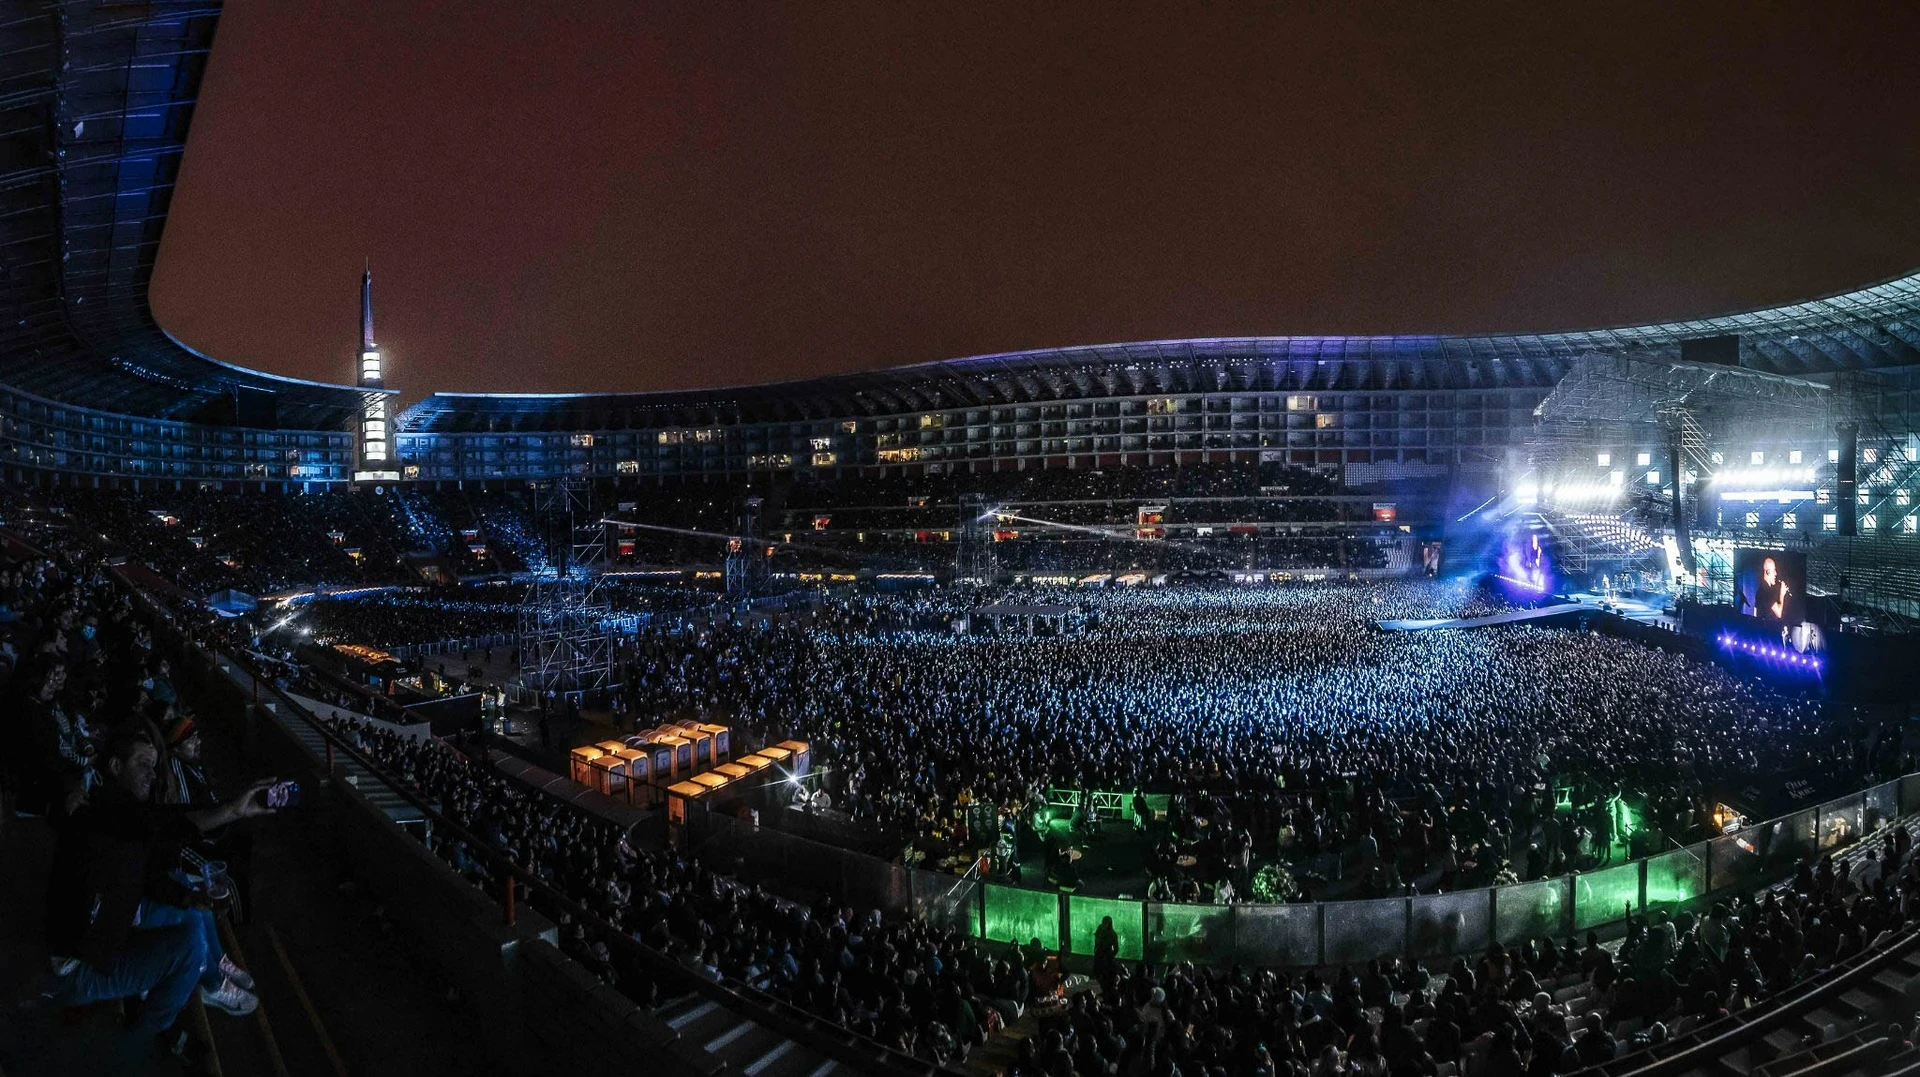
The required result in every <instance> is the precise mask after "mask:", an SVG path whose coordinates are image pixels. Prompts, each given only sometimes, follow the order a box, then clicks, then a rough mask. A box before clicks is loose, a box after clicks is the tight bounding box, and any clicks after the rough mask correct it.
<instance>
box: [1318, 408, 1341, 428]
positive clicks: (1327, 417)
mask: <svg viewBox="0 0 1920 1077" xmlns="http://www.w3.org/2000/svg"><path fill="white" fill-rule="evenodd" d="M1339 419H1340V416H1338V415H1336V414H1334V413H1332V412H1328V411H1323V412H1321V413H1320V414H1318V415H1315V416H1314V417H1313V425H1314V426H1315V427H1316V428H1317V429H1320V430H1330V429H1332V428H1333V427H1335V426H1338V425H1339Z"/></svg>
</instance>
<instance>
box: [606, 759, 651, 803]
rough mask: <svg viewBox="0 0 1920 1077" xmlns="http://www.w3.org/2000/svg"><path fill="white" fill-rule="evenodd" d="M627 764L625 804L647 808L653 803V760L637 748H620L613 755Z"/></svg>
mask: <svg viewBox="0 0 1920 1077" xmlns="http://www.w3.org/2000/svg"><path fill="white" fill-rule="evenodd" d="M613 754H614V755H617V756H619V757H620V758H621V759H624V760H626V763H627V803H629V804H637V805H639V806H640V807H643V808H644V807H647V806H649V805H651V804H652V803H653V760H651V759H649V758H648V757H647V753H646V752H644V751H641V750H640V749H638V748H622V749H620V750H619V751H617V752H615V753H613Z"/></svg>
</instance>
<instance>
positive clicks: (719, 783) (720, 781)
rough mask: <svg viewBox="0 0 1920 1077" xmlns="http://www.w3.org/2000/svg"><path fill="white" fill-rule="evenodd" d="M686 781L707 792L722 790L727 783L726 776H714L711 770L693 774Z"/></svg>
mask: <svg viewBox="0 0 1920 1077" xmlns="http://www.w3.org/2000/svg"><path fill="white" fill-rule="evenodd" d="M687 780H688V781H690V782H692V783H694V784H695V785H702V786H705V787H706V788H707V789H708V790H709V791H712V790H717V789H721V788H724V787H725V786H726V784H727V782H728V781H729V779H728V778H727V776H726V775H724V774H716V773H714V772H713V771H711V770H709V771H703V772H701V773H699V774H695V775H694V776H693V777H691V778H688V779H687Z"/></svg>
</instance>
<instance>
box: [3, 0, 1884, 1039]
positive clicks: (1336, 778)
mask: <svg viewBox="0 0 1920 1077" xmlns="http://www.w3.org/2000/svg"><path fill="white" fill-rule="evenodd" d="M219 20H220V13H219V10H218V8H217V7H208V6H205V5H199V4H184V3H151V4H143V5H116V4H98V5H95V4H85V3H44V4H40V3H36V4H30V5H28V9H27V10H26V11H24V12H23V13H22V14H21V15H20V16H19V17H17V18H14V19H11V20H9V21H7V22H5V23H4V24H3V25H0V35H4V41H5V43H6V46H7V49H6V53H7V55H9V56H11V57H14V58H15V59H14V60H12V61H9V65H8V67H7V68H6V69H5V70H4V77H3V78H0V111H3V112H4V114H5V116H6V119H7V122H6V124H5V127H4V131H5V136H4V137H5V145H6V146H7V147H8V152H7V153H6V155H5V156H4V158H0V161H4V162H5V163H4V164H3V165H0V245H3V246H4V249H5V250H6V251H7V252H8V257H7V260H6V269H5V273H4V276H3V277H0V296H3V297H4V298H3V299H0V303H3V304H4V309H5V312H6V314H7V317H6V320H5V328H4V329H0V349H3V352H0V354H3V356H4V358H3V359H0V478H4V483H3V484H0V540H4V550H3V551H0V638H3V639H4V641H5V648H4V650H3V651H0V655H3V656H4V663H3V664H0V692H3V693H4V694H5V698H6V699H7V700H8V701H9V702H8V707H7V710H8V711H9V712H10V713H11V714H14V715H16V716H17V717H18V720H17V721H16V722H14V723H12V728H11V730H10V731H9V732H7V733H6V734H5V736H6V737H7V739H8V741H9V747H8V751H7V752H6V753H5V755H4V760H3V761H0V782H3V783H4V784H0V793H3V794H4V796H0V847H3V848H0V856H4V857H5V859H6V861H7V862H8V863H9V864H14V865H20V866H21V867H23V868H24V869H25V870H20V871H10V872H8V873H6V874H7V875H8V876H9V880H8V882H7V883H6V884H5V885H4V888H0V900H4V901H5V902H6V906H5V911H4V913H0V925H4V926H0V932H4V934H5V938H6V946H5V948H4V949H5V953H6V957H5V959H4V961H0V986H3V987H4V989H5V991H6V994H7V999H8V1002H9V1006H8V1012H9V1016H8V1017H7V1018H6V1019H5V1022H4V1024H0V1072H4V1073H7V1074H19V1073H41V1072H47V1073H54V1072H61V1073H77V1072H96V1071H97V1072H154V1073H162V1072H181V1070H182V1068H183V1067H184V1068H185V1069H187V1070H188V1071H191V1072H223V1071H224V1072H262V1073H265V1072H279V1073H288V1072H308V1071H309V1070H311V1072H334V1073H344V1072H348V1071H349V1070H350V1069H351V1070H362V1069H364V1070H371V1071H382V1070H387V1069H396V1068H405V1069H411V1070H413V1071H417V1072H439V1071H441V1070H442V1069H446V1070H448V1071H452V1070H455V1069H466V1070H472V1069H476V1068H478V1069H482V1070H483V1071H488V1072H529V1073H533V1072H560V1071H563V1070H572V1069H577V1068H579V1067H583V1066H610V1065H622V1064H624V1065H636V1064H638V1065H645V1066H648V1067H652V1068H659V1069H663V1070H664V1071H666V1072H672V1073H683V1072H684V1073H705V1074H713V1073H722V1072H743V1073H748V1074H761V1073H765V1074H773V1075H779V1074H803V1073H810V1074H824V1073H917V1074H929V1073H976V1074H994V1073H1019V1074H1049V1075H1064V1074H1069V1073H1087V1072H1106V1073H1137V1074H1169V1073H1194V1072H1205V1073H1266V1074H1278V1073H1282V1072H1285V1073H1289V1074H1292V1073H1300V1074H1307V1073H1311V1074H1314V1075H1318V1074H1322V1073H1326V1074H1334V1073H1349V1072H1360V1073H1379V1074H1384V1073H1395V1074H1398V1073H1403V1072H1404V1073H1417V1074H1446V1075H1462V1074H1477V1073H1481V1072H1487V1073H1508V1072H1511V1073H1522V1072H1525V1073H1547V1074H1551V1073H1576V1072H1578V1073H1593V1074H1609V1075H1628V1074H1644V1075H1648V1077H1653V1075H1658V1074H1693V1073H1700V1074H1726V1073H1736V1074H1748V1073H1766V1074H1769V1075H1774V1077H1785V1075H1788V1074H1808V1075H1811V1074H1832V1075H1840V1074H1877V1073H1895V1072H1899V1073H1909V1072H1912V1073H1920V1049H1916V1048H1915V1047H1914V1046H1912V1043H1911V1037H1910V1035H1908V1034H1907V1033H1905V1032H1903V1031H1902V1029H1903V1028H1904V1029H1911V1027H1912V1023H1913V1020H1914V1018H1915V1015H1916V1009H1917V1008H1920V1007H1917V1004H1916V999H1920V921H1917V920H1916V916H1915V913H1914V912H1913V911H1912V910H1913V908H1914V907H1915V905H1914V901H1913V898H1914V896H1915V895H1916V894H1920V864H1916V863H1915V859H1914V856H1913V840H1912V833H1913V829H1914V827H1915V825H1916V822H1917V821H1920V820H1916V814H1915V813H1916V812H1920V764H1917V763H1916V762H1915V751H1914V748H1915V745H1914V742H1913V740H1912V734H1911V732H1910V731H1909V726H1910V725H1911V722H1912V719H1913V717H1914V715H1915V713H1916V712H1915V704H1916V700H1917V699H1920V692H1916V690H1915V687H1914V684H1915V682H1914V679H1913V678H1912V676H1911V674H1910V670H1911V669H1912V663H1913V662H1914V660H1915V659H1916V658H1920V529H1917V528H1916V521H1917V519H1920V507H1916V506H1915V504H1914V500H1913V495H1914V493H1915V492H1916V490H1920V380H1917V379H1920V273H1914V274H1911V275H1908V276H1904V277H1900V278H1896V279H1892V280H1887V281H1883V282H1881V283H1877V284H1870V285H1866V286H1863V287H1860V288H1857V289H1855V290H1852V291H1848V292H1844V293H1841V294H1837V295H1831V296H1825V297H1820V298H1813V299H1808V300H1806V301H1804V302H1800V303H1795V304H1791V305H1787V306H1780V307H1774V308H1770V309H1764V310H1754V311H1748V312H1742V313H1734V314H1720V315H1714V316H1707V317H1700V318H1697V319H1693V320H1687V321H1678V322H1668V323H1663V324H1653V325H1639V326H1626V327H1617V328H1610V329H1591V330H1578V331H1569V332H1562V333H1548V334H1514V335H1480V336H1441V335H1434V336H1271V337H1241V338H1211V339H1190V340H1156V341H1142V342H1134V343H1118V344H1102V345H1084V346H1081V345H1076V346H1063V347H1058V348H1051V349H1044V350H1037V351H1024V352H1016V353H1005V354H993V355H979V356H971V357H965V358H955V359H951V360H947V361H942V362H934V363H927V364H920V365H912V366H900V367H893V368H889V369H881V370H875V371H871V372H867V373H856V374H844V375H834V376H827V377H819V378H813V379H809V380H803V381H791V382H781V383H774V384H758V385H746V386H736V387H717V388H710V389H702V390H687V391H672V392H648V393H595V392H581V393H569V394H517V393H510V392H502V393H486V394H475V393H445V392H435V393H430V394H428V395H426V396H424V397H423V398H421V399H419V400H418V401H416V402H413V403H410V404H407V405H405V406H402V403H401V399H400V393H399V392H398V390H396V389H394V388H390V387H389V386H388V385H387V381H388V376H387V375H388V374H389V372H390V371H391V369H392V368H393V366H394V365H395V364H404V363H406V362H407V357H406V356H405V355H399V354H389V353H388V352H387V351H385V350H383V348H382V347H381V345H380V343H379V342H378V337H377V334H376V328H377V326H376V319H375V314H376V305H375V301H374V275H373V273H372V272H371V271H370V270H369V271H367V272H365V273H364V274H363V276H362V277H361V279H360V281H359V291H358V295H357V309H356V305H355V299H356V296H355V294H354V292H353V289H352V282H351V281H349V282H344V286H343V288H342V295H341V309H342V318H341V323H342V325H343V326H344V325H345V319H346V315H347V314H349V313H357V314H358V319H357V325H358V330H359V334H358V339H357V341H355V343H356V345H357V347H356V355H357V357H358V358H357V362H356V364H355V366H354V367H353V369H350V370H343V371H341V376H342V380H341V383H339V384H322V383H316V382H309V381H300V380H294V379H290V378H286V377H282V376H278V375H274V374H270V373H266V372H263V371H258V370H251V369H247V368H244V367H241V366H237V365H232V364H229V363H224V362H222V361H220V360H218V359H215V358H213V357H210V356H206V355H202V354H200V353H198V352H196V351H194V350H193V349H191V348H189V347H187V346H185V345H184V344H182V343H180V342H179V341H178V340H176V339H174V338H173V337H172V336H170V335H169V334H168V333H167V332H166V330H165V329H163V328H162V327H161V326H160V325H159V323H158V322H157V321H156V319H155V317H154V315H153V312H152V310H151V309H150V307H149V303H148V288H149V284H150V282H151V279H152V276H153V270H154V265H155V259H156V257H157V254H158V251H159V247H160V241H161V238H162V235H163V232H164V230H165V227H166V223H167V217H168V208H169V202H170V199H171V197H172V190H173V185H174V182H175V180H176V178H177V177H178V174H179V170H180V164H181V160H182V157H183V155H184V152H185V148H186V145H187V134H188V130H189V127H190V125H191V123H192V117H193V112H194V104H195V102H196V100H197V97H198V94H199V90H200V82H201V76H202V73H203V70H204V67H205V63H206V57H207V55H208V54H209V52H210V51H211V49H212V48H213V40H214V35H215V31H216V28H217V26H218V23H219ZM344 332H345V330H344V329H343V333H344ZM216 790H217V791H218V793H216ZM243 790H244V791H243ZM236 794H237V795H236ZM223 796H224V797H226V798H228V799H222V797H223ZM156 820H159V821H156ZM134 834H137V835H138V838H137V840H136V838H134V837H130V836H129V835H134ZM163 839H164V840H163ZM89 858H92V859H89ZM103 864H111V868H110V869H108V868H103V867H102V865H103ZM129 878H130V879H131V880H132V882H128V881H127V880H128V879H129ZM116 901H118V902H121V903H122V904H123V905H124V908H122V907H121V906H119V905H115V904H114V902H116ZM89 910H91V911H89ZM116 916H117V917H118V918H119V920H118V923H117V925H116V924H115V923H112V922H111V921H113V920H114V918H115V917H116ZM116 926H117V930H107V928H114V927H116ZM396 953H397V954H399V955H401V956H400V958H399V959H398V960H394V959H392V957H393V955H394V954H396ZM363 959H364V963H365V967H368V968H372V967H379V968H383V969H388V970H389V971H387V972H383V973H382V974H380V975H379V976H377V977H371V976H366V975H364V974H363V973H361V972H359V971H358V970H359V969H360V968H361V967H362V961H363ZM383 961H384V962H385V963H384V964H382V963H381V962H383ZM396 968H397V971H394V970H395V969H396ZM49 970H50V971H49ZM303 974H304V976H303ZM370 980H375V981H377V982H369V981H370ZM449 989H451V992H452V995H453V996H456V997H457V998H458V999H459V1002H458V1003H457V1005H456V1004H453V1003H449V1002H448V1001H447V998H446V996H447V994H448V992H449ZM16 1002H17V1003H18V1005H14V1004H15V1003H16ZM374 1011H381V1012H385V1013H388V1014H405V1015H408V1021H407V1022H393V1023H391V1024H383V1023H382V1020H381V1019H380V1017H379V1016H378V1015H377V1014H376V1013H375V1012H374ZM255 1015H257V1016H255ZM238 1017H249V1018H252V1019H251V1020H249V1021H246V1022H241V1021H238V1020H234V1018H238Z"/></svg>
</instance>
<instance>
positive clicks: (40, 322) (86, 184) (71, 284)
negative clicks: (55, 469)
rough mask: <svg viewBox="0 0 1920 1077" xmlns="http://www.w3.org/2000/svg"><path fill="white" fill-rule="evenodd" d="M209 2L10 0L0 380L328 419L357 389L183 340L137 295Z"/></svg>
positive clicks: (285, 423) (127, 404)
mask: <svg viewBox="0 0 1920 1077" xmlns="http://www.w3.org/2000/svg"><path fill="white" fill-rule="evenodd" d="M219 16H220V6H219V4H218V2H217V0H216V2H208V0H198V2H184V0H153V2H149V3H140V4H103V3H91V2H75V0H69V2H64V3H63V2H57V0H26V2H25V3H22V4H18V5H14V6H13V7H12V8H10V9H9V12H8V15H7V16H6V18H5V19H4V20H0V50H4V52H3V54H4V55H5V56H6V57H7V62H6V65H5V67H4V68H0V381H3V382H5V383H6V384H7V385H10V386H12V387H14V388H16V389H19V390H22V391H24V392H28V393H32V394H34V395H36V396H41V397H46V398H48V399H52V400H58V401H63V402H66V403H71V404H76V405H80V406H84V407H90V408H97V409H100V410H103V411H112V412H121V413H126V414H132V415H141V416H149V417H155V418H166V419H182V420H194V421H199V422H213V423H233V422H236V421H237V420H238V419H239V418H241V417H248V421H249V423H250V424H252V425H273V426H280V427H289V428H296V429H328V430H337V429H344V428H345V427H346V424H347V422H348V421H349V419H350V418H351V417H352V416H353V414H354V413H355V411H357V410H358V408H359V406H360V404H361V403H362V402H363V401H364V400H365V399H366V398H367V393H366V392H365V391H363V390H360V389H355V388H351V387H347V386H337V385H322V384H319V383H316V382H307V381H299V380H297V379H293V378H283V377H278V376H276V375H272V374H265V373H260V372H258V371H252V370H246V369H243V368H240V367H235V366H230V365H228V364H226V363H222V362H219V361H218V360H215V359H211V358H208V357H206V356H203V355H200V354H199V353H197V352H195V351H193V350H192V349H191V348H188V347H186V346H185V345H183V344H181V343H180V342H178V341H176V340H174V339H173V338H172V337H170V336H168V335H167V333H166V332H165V331H164V330H162V329H161V328H160V326H159V325H158V324H157V323H156V322H155V321H154V319H153V314H152V311H151V310H150V309H149V308H148V306H147V285H148V282H149V280H150V279H151V278H152V276H153V262H154V256H155V254H156V252H157V251H158V250H159V247H160V234H161V230H162V228H163V227H164V226H165V224H166V218H167V206H168V204H169V202H170V201H171V200H172V196H173V183H174V177H175V175H176V174H177V173H178V171H179V167H180V155H181V152H182V151H183V150H184V149H185V146H186V137H187V126H188V123H189V121H190V120H191V119H192V116H193V107H194V103H195V100H196V98H197V95H198V93H199V89H200V76H201V73H202V71H203V70H204V69H205V67H206V62H207V54H208V52H209V50H210V49H211V47H212V44H213V36H214V27H215V25H216V24H217V23H218V22H219ZM242 396H245V397H246V398H247V399H246V400H245V401H244V402H242V401H241V400H240V399H239V398H240V397H242Z"/></svg>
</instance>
